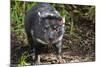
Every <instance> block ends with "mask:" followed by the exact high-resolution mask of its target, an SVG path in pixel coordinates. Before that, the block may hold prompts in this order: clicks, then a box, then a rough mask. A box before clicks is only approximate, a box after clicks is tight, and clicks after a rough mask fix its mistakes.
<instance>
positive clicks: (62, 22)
mask: <svg viewBox="0 0 100 67" xmlns="http://www.w3.org/2000/svg"><path fill="white" fill-rule="evenodd" d="M59 24H60V25H63V24H65V17H62V19H61V20H60V22H59Z"/></svg>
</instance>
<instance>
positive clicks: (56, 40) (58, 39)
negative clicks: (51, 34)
mask: <svg viewBox="0 0 100 67" xmlns="http://www.w3.org/2000/svg"><path fill="white" fill-rule="evenodd" d="M62 37H63V35H61V36H59V37H58V38H57V39H55V40H51V41H47V42H46V41H44V40H41V39H40V38H36V40H37V41H38V42H39V43H41V44H54V43H57V42H58V41H61V39H62Z"/></svg>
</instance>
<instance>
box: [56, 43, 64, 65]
mask: <svg viewBox="0 0 100 67" xmlns="http://www.w3.org/2000/svg"><path fill="white" fill-rule="evenodd" d="M54 47H55V51H56V57H57V63H65V60H63V59H62V57H61V50H62V41H59V42H57V43H56V44H54Z"/></svg>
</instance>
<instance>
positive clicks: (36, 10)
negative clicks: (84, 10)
mask: <svg viewBox="0 0 100 67" xmlns="http://www.w3.org/2000/svg"><path fill="white" fill-rule="evenodd" d="M64 22H65V20H64V18H63V17H62V16H61V15H60V13H59V12H58V11H57V10H55V9H54V8H53V7H52V6H51V5H50V4H48V3H39V4H38V5H36V6H34V7H32V8H31V9H30V10H28V11H27V12H26V16H25V31H26V34H27V38H28V43H29V45H31V50H33V49H34V50H35V59H34V60H35V63H36V64H39V63H40V52H41V51H42V50H40V49H41V46H43V45H48V46H49V45H50V46H53V47H54V50H55V52H56V55H57V60H58V61H59V62H60V61H61V56H60V54H61V47H62V38H63V34H64Z"/></svg>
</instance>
